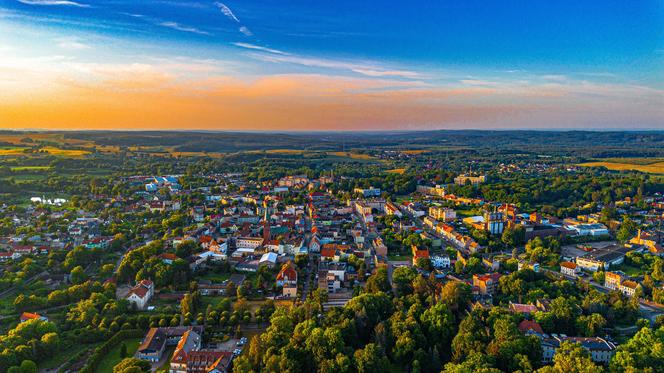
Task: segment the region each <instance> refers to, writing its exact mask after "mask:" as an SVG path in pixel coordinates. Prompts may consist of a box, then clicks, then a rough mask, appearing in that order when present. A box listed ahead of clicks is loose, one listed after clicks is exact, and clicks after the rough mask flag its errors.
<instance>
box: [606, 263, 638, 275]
mask: <svg viewBox="0 0 664 373" xmlns="http://www.w3.org/2000/svg"><path fill="white" fill-rule="evenodd" d="M611 270H612V271H623V272H625V274H626V275H627V276H631V277H636V276H640V275H641V274H643V272H642V271H641V269H639V268H637V267H632V266H630V265H627V264H621V265H618V266H613V267H611Z"/></svg>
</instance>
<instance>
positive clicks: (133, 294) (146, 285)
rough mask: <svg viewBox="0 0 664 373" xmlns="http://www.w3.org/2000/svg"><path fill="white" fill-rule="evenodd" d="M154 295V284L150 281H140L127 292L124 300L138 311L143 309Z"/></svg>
mask: <svg viewBox="0 0 664 373" xmlns="http://www.w3.org/2000/svg"><path fill="white" fill-rule="evenodd" d="M153 295H154V283H153V282H152V281H151V280H141V281H140V282H139V283H138V284H136V286H134V287H133V288H131V290H129V293H128V294H127V296H126V299H127V300H128V301H129V302H130V303H133V304H135V305H136V308H138V309H139V310H143V309H145V306H146V305H147V304H148V302H149V301H150V299H151V298H152V296H153Z"/></svg>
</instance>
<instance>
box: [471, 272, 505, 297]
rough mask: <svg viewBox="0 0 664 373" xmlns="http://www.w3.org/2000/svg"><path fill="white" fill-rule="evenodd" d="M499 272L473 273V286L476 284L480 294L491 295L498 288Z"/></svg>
mask: <svg viewBox="0 0 664 373" xmlns="http://www.w3.org/2000/svg"><path fill="white" fill-rule="evenodd" d="M500 277H502V275H501V274H500V273H490V274H482V275H477V274H475V275H473V286H476V287H477V288H478V290H479V293H480V294H482V295H493V294H494V293H495V291H496V289H497V288H498V280H499V279H500Z"/></svg>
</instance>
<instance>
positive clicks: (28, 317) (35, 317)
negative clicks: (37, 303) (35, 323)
mask: <svg viewBox="0 0 664 373" xmlns="http://www.w3.org/2000/svg"><path fill="white" fill-rule="evenodd" d="M19 319H20V320H21V322H26V321H29V320H41V321H48V318H47V317H46V316H42V315H40V314H38V313H31V312H23V313H22V314H21V317H20V318H19Z"/></svg>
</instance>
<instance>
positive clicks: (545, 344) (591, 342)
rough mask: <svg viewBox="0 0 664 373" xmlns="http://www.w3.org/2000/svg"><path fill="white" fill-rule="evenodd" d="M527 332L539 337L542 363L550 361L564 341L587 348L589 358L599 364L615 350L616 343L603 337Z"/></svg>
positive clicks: (606, 359) (605, 362)
mask: <svg viewBox="0 0 664 373" xmlns="http://www.w3.org/2000/svg"><path fill="white" fill-rule="evenodd" d="M527 334H533V335H536V336H537V337H539V338H540V341H541V345H542V363H545V364H546V363H550V362H551V361H553V356H554V355H555V354H556V350H557V349H558V348H559V347H560V344H561V343H562V342H565V341H569V342H572V343H578V344H580V345H581V347H583V348H585V349H586V350H588V353H589V354H590V358H591V359H592V360H593V361H594V362H596V363H601V364H607V363H608V362H609V361H610V360H611V357H613V355H614V354H615V352H616V348H617V347H616V345H615V344H614V343H613V342H611V341H608V340H606V339H604V338H599V337H567V336H565V335H556V334H552V335H551V336H549V335H547V334H543V333H537V332H535V331H532V330H530V331H528V332H527Z"/></svg>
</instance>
